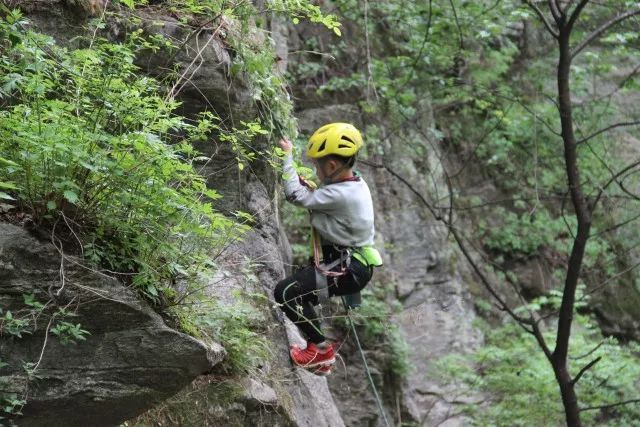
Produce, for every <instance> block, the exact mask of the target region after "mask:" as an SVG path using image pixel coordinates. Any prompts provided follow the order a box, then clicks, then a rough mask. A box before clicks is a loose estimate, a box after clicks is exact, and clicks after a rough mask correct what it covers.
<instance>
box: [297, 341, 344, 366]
mask: <svg viewBox="0 0 640 427" xmlns="http://www.w3.org/2000/svg"><path fill="white" fill-rule="evenodd" d="M289 354H290V355H291V360H293V363H295V364H296V365H298V366H300V367H303V368H314V367H316V366H323V365H331V364H333V363H335V361H336V355H335V349H334V346H333V344H329V345H328V346H327V348H326V349H320V348H318V346H317V345H316V344H314V343H312V342H307V347H306V348H304V349H301V348H300V347H299V346H298V345H295V344H294V345H292V346H291V348H290V350H289Z"/></svg>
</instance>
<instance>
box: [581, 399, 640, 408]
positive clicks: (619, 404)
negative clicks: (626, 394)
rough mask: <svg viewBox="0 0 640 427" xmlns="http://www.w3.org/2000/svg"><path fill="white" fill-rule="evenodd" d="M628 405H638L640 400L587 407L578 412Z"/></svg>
mask: <svg viewBox="0 0 640 427" xmlns="http://www.w3.org/2000/svg"><path fill="white" fill-rule="evenodd" d="M629 403H640V399H631V400H625V401H623V402H618V403H612V404H609V405H600V406H587V407H586V408H580V411H594V410H598V409H609V408H615V407H616V406H622V405H628V404H629Z"/></svg>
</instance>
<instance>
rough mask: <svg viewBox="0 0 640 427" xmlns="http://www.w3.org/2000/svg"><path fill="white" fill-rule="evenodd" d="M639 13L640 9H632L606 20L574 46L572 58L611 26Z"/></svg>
mask: <svg viewBox="0 0 640 427" xmlns="http://www.w3.org/2000/svg"><path fill="white" fill-rule="evenodd" d="M638 14H640V9H634V10H630V11H628V12H625V13H622V14H620V15H618V16H616V17H614V18H611V19H610V20H608V21H607V22H605V23H604V24H602V25H601V26H599V27H598V28H596V29H595V30H594V31H593V32H592V33H591V34H589V35H588V36H587V37H585V39H584V40H583V41H582V42H580V44H579V45H578V46H576V47H575V48H573V49H572V50H571V59H573V58H575V56H576V55H577V54H579V53H580V52H581V51H582V50H583V49H584V48H585V47H587V46H588V45H589V43H591V42H592V41H594V40H595V39H597V38H598V37H600V36H601V35H602V34H603V33H604V32H605V31H607V30H608V29H609V28H611V27H613V26H614V25H616V24H618V23H620V22H622V21H624V20H625V19H628V18H630V17H632V16H634V15H638Z"/></svg>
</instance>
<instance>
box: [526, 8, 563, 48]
mask: <svg viewBox="0 0 640 427" xmlns="http://www.w3.org/2000/svg"><path fill="white" fill-rule="evenodd" d="M523 1H524V2H525V4H526V5H527V6H529V7H530V8H531V9H533V11H534V12H535V13H536V15H538V17H539V18H540V20H541V21H542V23H543V24H544V26H545V27H546V28H547V31H549V33H551V35H552V36H553V37H554V38H556V39H557V38H558V31H556V30H554V29H553V27H552V26H551V23H550V22H549V21H548V20H547V18H546V17H545V16H544V13H542V11H541V10H540V8H539V7H538V6H536V5H535V4H534V3H533V2H532V1H531V0H523Z"/></svg>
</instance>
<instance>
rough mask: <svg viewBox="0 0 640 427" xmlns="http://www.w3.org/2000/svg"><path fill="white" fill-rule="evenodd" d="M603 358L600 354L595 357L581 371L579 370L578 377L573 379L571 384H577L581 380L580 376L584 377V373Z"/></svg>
mask: <svg viewBox="0 0 640 427" xmlns="http://www.w3.org/2000/svg"><path fill="white" fill-rule="evenodd" d="M601 359H602V356H598V357H596V358H595V359H593V360H592V361H591V362H589V363H587V364H586V365H585V366H584V368H582V369H580V372H578V375H576V377H575V378H574V379H573V380H571V384H574V385H575V384H576V383H577V382H578V381H580V378H582V376H583V375H584V373H585V372H587V371H588V370H589V369H591V368H592V367H593V365H595V364H596V363H598V362H599V361H600V360H601Z"/></svg>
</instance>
